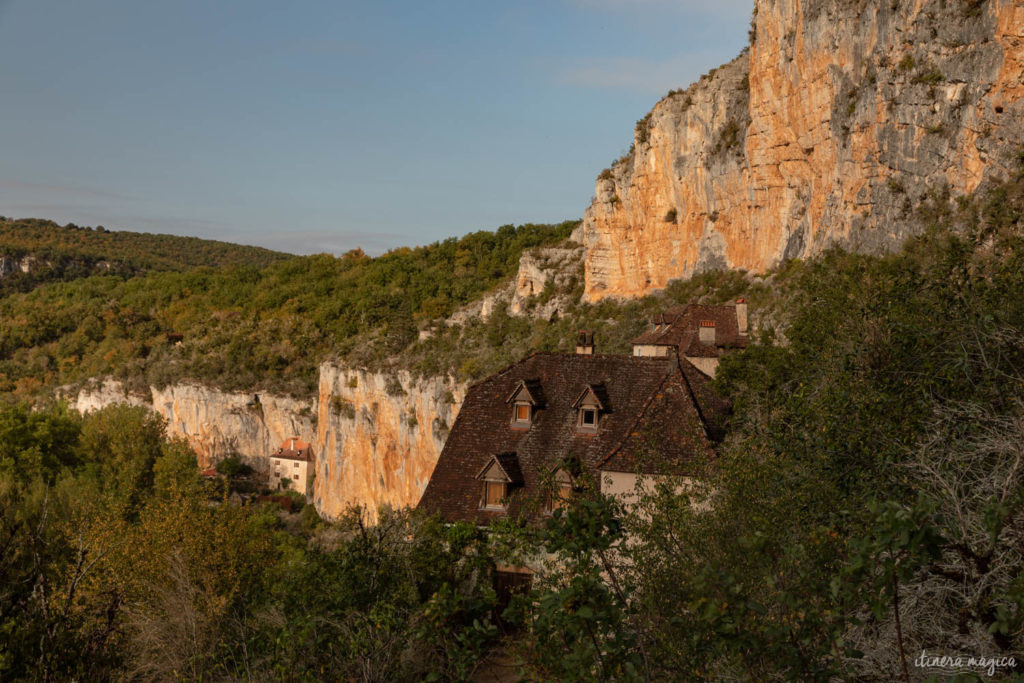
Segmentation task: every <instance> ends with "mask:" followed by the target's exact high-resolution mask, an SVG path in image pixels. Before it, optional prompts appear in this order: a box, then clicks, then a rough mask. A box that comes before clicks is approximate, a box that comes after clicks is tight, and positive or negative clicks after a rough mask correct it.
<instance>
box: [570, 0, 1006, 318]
mask: <svg viewBox="0 0 1024 683" xmlns="http://www.w3.org/2000/svg"><path fill="white" fill-rule="evenodd" d="M755 5H756V6H755V20H754V27H753V28H754V30H753V36H754V37H753V39H752V44H751V47H750V48H749V50H747V51H745V53H744V54H742V55H741V56H740V57H738V58H737V59H736V60H734V61H733V62H731V63H729V64H727V65H725V66H723V67H721V68H719V69H717V70H716V71H715V72H713V73H712V74H711V75H710V76H708V77H705V78H702V79H701V80H700V81H699V82H698V83H696V84H694V85H692V86H691V87H690V88H689V89H688V90H686V91H675V92H673V93H670V94H669V95H668V96H667V97H665V98H664V99H662V100H661V101H660V102H659V103H658V104H657V105H656V106H655V107H654V109H653V110H652V111H651V112H650V113H649V114H648V115H647V116H646V117H644V119H642V120H641V121H640V122H639V123H638V124H637V128H636V131H635V134H634V147H633V149H632V151H631V152H630V153H629V154H627V155H626V156H624V157H623V158H622V159H620V160H619V161H618V162H616V163H615V164H614V165H613V166H612V168H611V169H609V170H607V171H605V172H603V173H602V174H601V176H600V177H599V178H598V180H597V185H596V192H595V195H596V196H595V199H594V201H593V203H592V204H591V206H590V207H589V209H588V210H587V212H586V214H585V216H584V225H583V232H584V243H585V247H586V265H585V279H586V286H585V298H586V299H588V300H591V301H594V300H598V299H601V298H602V297H605V296H622V297H632V296H640V295H643V294H645V293H648V292H650V291H651V290H655V289H659V288H662V287H664V286H665V284H666V283H667V282H668V281H669V280H671V279H674V278H679V277H687V276H690V275H692V274H693V273H695V272H698V271H700V270H703V269H707V268H711V267H728V268H743V269H747V270H753V271H763V270H766V269H768V268H771V267H772V266H774V265H777V264H778V263H779V262H781V261H782V260H784V259H786V258H791V257H807V256H812V255H814V254H817V253H820V252H821V251H822V250H823V249H825V248H827V247H828V246H830V245H833V244H837V245H842V246H844V247H846V248H851V249H856V250H861V251H870V252H879V251H883V250H887V249H891V248H894V247H897V246H898V245H899V244H900V243H901V242H902V241H903V239H904V238H905V237H906V236H907V235H908V234H909V233H910V231H911V230H913V227H914V224H913V222H912V220H911V212H912V209H913V207H914V206H916V204H917V203H918V202H919V201H920V200H921V199H922V197H923V195H924V194H925V192H926V190H927V188H929V187H938V186H942V185H945V186H948V188H949V189H950V190H951V192H952V194H953V196H956V195H958V194H964V193H970V192H973V191H974V190H976V189H977V188H978V187H979V186H980V185H982V184H983V183H984V182H985V181H986V180H987V179H990V178H997V177H1000V176H1001V175H1004V174H1005V173H1006V172H1007V171H1008V169H1009V167H1010V166H1011V165H1012V163H1013V159H1012V156H1013V154H1012V152H1013V150H1015V149H1017V148H1018V146H1019V145H1020V141H1021V140H1022V139H1024V102H1022V100H1021V94H1022V92H1024V3H1022V2H1021V0H959V1H957V2H950V1H948V0H855V1H851V0H756V3H755Z"/></svg>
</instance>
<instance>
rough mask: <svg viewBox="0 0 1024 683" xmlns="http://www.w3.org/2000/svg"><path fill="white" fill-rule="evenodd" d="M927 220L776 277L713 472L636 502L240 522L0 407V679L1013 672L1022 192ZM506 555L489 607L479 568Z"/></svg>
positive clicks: (710, 466)
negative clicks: (508, 570)
mask: <svg viewBox="0 0 1024 683" xmlns="http://www.w3.org/2000/svg"><path fill="white" fill-rule="evenodd" d="M920 213H921V217H922V220H923V221H924V222H925V228H924V230H923V233H922V235H921V236H919V237H917V238H915V239H913V240H911V241H910V242H908V244H907V245H906V247H905V248H904V250H903V251H902V252H901V253H898V254H894V255H889V256H882V257H877V256H865V255H853V254H847V253H843V252H839V251H833V252H830V253H828V254H826V255H825V256H823V257H822V258H820V259H818V260H815V261H813V262H807V263H791V264H788V266H787V267H786V269H785V272H784V273H783V274H780V275H782V277H780V278H779V279H778V282H779V283H781V284H779V285H778V286H779V287H781V288H782V289H784V290H785V294H784V296H785V300H786V305H787V307H788V315H787V319H786V320H785V324H784V325H780V326H779V327H778V329H773V328H772V327H771V326H765V327H764V329H763V331H762V334H761V336H760V338H759V339H758V343H757V344H754V345H752V346H751V347H750V348H749V349H747V350H746V351H744V352H742V353H738V354H735V355H732V356H730V357H728V358H726V359H725V360H723V362H722V365H721V368H720V373H719V377H718V379H717V380H716V386H717V390H718V391H720V392H721V393H722V394H723V395H725V396H727V397H728V398H729V399H730V400H731V401H732V403H733V416H732V420H731V424H730V428H729V433H728V435H727V436H726V438H725V441H724V442H723V443H722V444H721V446H720V448H719V452H718V454H717V455H716V456H715V457H713V458H709V459H707V460H705V461H702V462H700V463H699V464H698V469H697V470H696V473H697V474H698V475H699V476H698V477H697V484H696V485H695V486H694V487H693V488H691V489H689V490H687V491H685V492H683V493H677V492H675V491H674V490H671V489H670V488H656V489H655V490H654V491H653V492H652V493H650V494H648V495H644V496H642V497H641V502H640V503H639V505H638V506H637V507H632V508H629V509H626V508H623V507H621V506H620V505H619V504H618V503H617V502H616V501H615V500H614V499H610V498H606V497H602V496H601V495H599V494H598V493H596V491H595V488H596V487H595V486H594V482H587V481H579V482H577V484H578V489H579V490H578V492H577V494H576V495H575V497H574V499H573V502H572V504H571V505H569V506H568V508H567V509H566V510H564V511H563V510H558V511H556V512H555V513H554V514H553V515H552V516H551V517H549V518H547V519H546V520H545V521H544V522H543V523H539V524H526V523H521V522H519V521H516V520H510V521H508V522H506V523H502V524H496V525H494V526H493V527H492V528H491V529H489V530H487V531H486V532H485V531H484V530H481V529H479V528H476V527H473V526H466V525H459V524H456V525H452V526H444V525H442V524H440V523H439V522H438V520H436V519H431V518H427V517H423V516H422V515H419V514H417V513H415V512H409V511H385V512H384V513H383V514H382V516H381V522H380V523H379V524H378V525H377V526H374V527H367V526H365V525H363V524H362V523H361V521H360V518H359V516H358V514H355V513H354V514H352V515H351V516H349V517H347V518H345V519H343V520H340V521H338V522H334V523H328V522H324V521H322V520H320V519H318V517H317V516H316V514H315V512H314V511H313V510H312V509H311V508H309V507H306V508H303V509H302V510H301V511H294V510H293V511H292V512H285V511H284V510H283V509H279V508H277V507H275V506H274V505H273V504H271V503H266V504H261V505H237V504H233V503H232V502H231V501H230V500H229V499H228V498H227V496H226V488H225V482H224V481H212V482H210V481H205V482H204V481H201V480H200V479H199V478H198V476H197V473H196V469H195V462H194V458H193V456H192V455H191V454H190V453H189V452H188V450H187V448H186V447H184V446H183V445H182V444H181V443H179V442H174V441H168V440H167V439H166V437H165V436H164V433H163V428H162V425H161V424H160V423H159V422H158V421H157V419H156V418H155V417H153V416H152V415H150V414H148V413H146V412H145V411H143V410H141V409H132V408H128V407H124V406H116V407H111V408H107V409H105V410H102V411H99V412H97V413H94V414H91V415H89V416H87V417H84V418H83V417H79V416H77V415H73V414H69V413H67V412H65V411H64V410H63V409H62V408H60V407H52V408H47V409H42V410H34V411H33V410H29V409H28V408H27V407H26V406H24V405H11V406H7V407H5V408H3V409H2V411H0V577H3V581H0V633H2V637H0V678H3V679H5V680H6V679H15V680H17V679H26V678H27V679H41V680H63V679H70V678H79V679H93V678H120V677H128V678H146V679H166V678H180V677H184V678H196V679H198V678H203V679H217V680H222V679H227V680H236V679H246V680H248V679H257V680H264V679H289V680H319V679H323V678H325V677H326V678H336V679H344V680H348V679H358V680H380V681H384V680H417V679H419V680H464V679H467V678H469V677H470V676H472V675H473V674H474V673H475V672H479V671H481V670H483V669H485V668H488V667H491V666H495V660H494V659H493V656H494V655H495V653H500V654H501V661H504V662H509V663H510V666H512V667H513V668H514V669H515V671H516V672H517V673H518V675H520V676H522V677H523V678H524V679H526V680H653V679H658V680H700V679H703V680H734V679H742V680H822V681H825V680H835V679H847V680H848V679H862V680H909V679H910V678H912V677H913V678H915V679H919V678H923V677H924V676H925V675H927V674H928V673H929V672H927V671H924V670H922V669H920V668H917V667H916V665H915V663H914V660H915V659H916V658H917V657H918V656H919V655H920V653H921V652H922V651H928V652H929V653H934V654H963V655H970V656H976V657H984V658H988V659H986V661H990V662H991V669H990V670H991V671H994V672H996V673H998V674H1007V673H1008V672H1009V669H1008V667H1007V666H1006V665H1007V664H1008V661H1009V658H1010V657H1012V656H1019V653H1020V652H1021V651H1022V648H1024V578H1022V577H1024V466H1022V463H1024V404H1022V400H1021V396H1022V395H1024V298H1022V297H1021V292H1022V291H1024V232H1022V227H1024V226H1022V218H1024V176H1021V177H1018V178H1015V179H1011V180H1010V181H1008V182H1007V183H1005V184H1003V185H1000V186H999V187H996V188H994V189H992V190H991V191H990V192H988V193H987V194H985V195H984V196H982V197H979V198H977V199H976V200H974V199H964V200H961V201H958V202H951V201H950V199H949V197H948V194H947V193H946V192H945V191H944V190H942V189H941V188H939V189H937V190H936V191H935V192H933V193H932V196H931V197H930V198H929V200H928V201H927V202H925V204H924V205H923V206H922V207H921V212H920ZM491 239H493V238H491ZM436 248H441V247H436ZM453 248H455V247H454V246H453ZM413 253H415V252H413ZM399 256H401V255H399ZM407 257H409V258H411V256H407ZM420 258H424V256H422V255H421V256H420ZM349 259H350V261H353V260H357V257H352V256H350V257H349ZM358 260H361V258H360V259H358ZM385 262H386V261H385ZM294 263H295V262H289V263H288V264H287V265H288V267H291V266H292V265H293V264H294ZM278 267H279V268H280V267H283V266H278ZM337 267H338V268H339V271H340V272H341V273H344V272H346V271H345V270H344V269H345V268H346V267H347V268H351V267H352V265H351V263H349V264H344V263H343V264H341V265H339V266H337ZM273 268H274V267H272V268H271V270H270V272H275V271H274V269H273ZM250 272H253V273H255V274H256V275H257V276H260V277H266V274H260V272H259V271H250ZM278 272H279V271H278ZM202 276H203V277H213V274H211V273H204V274H202ZM496 276H497V275H496V273H495V277H496ZM160 277H170V276H168V275H161V276H160ZM175 277H179V276H175ZM184 277H189V276H184ZM191 277H199V276H198V275H192V276H191ZM315 281H319V280H315ZM100 282H101V283H106V282H107V281H106V280H101V281H100ZM412 282H415V280H413V281H412ZM709 282H710V281H708V280H704V281H702V282H701V283H698V284H691V285H688V287H690V288H691V289H690V290H689V291H695V290H693V288H694V287H696V288H697V289H700V288H704V287H707V286H708V285H709ZM716 282H718V283H719V284H721V285H723V286H725V287H727V288H728V287H736V286H740V285H739V284H736V283H735V282H733V281H732V280H731V279H730V278H729V277H726V276H719V279H718V280H716ZM129 284H130V283H125V282H121V283H117V282H114V283H113V284H111V285H109V286H128V285H129ZM480 286H483V285H482V283H481V285H480ZM680 287H682V285H680ZM410 288H411V287H410ZM51 291H52V290H51ZM682 291H683V290H680V292H682ZM64 295H65V296H68V297H71V293H70V292H68V291H65V292H64ZM36 296H38V294H37V295H36ZM50 296H52V294H50ZM281 296H286V297H287V295H286V294H282V295H281ZM295 296H297V293H296V294H295ZM430 297H431V295H429V294H426V293H424V294H423V296H421V297H420V298H419V299H418V300H417V299H414V301H418V302H419V303H418V306H419V307H422V306H423V302H425V301H427V300H429V299H430ZM30 300H33V299H31V298H26V299H25V301H30ZM284 301H285V302H287V298H286V299H284ZM447 301H448V305H453V300H452V299H450V298H449V299H448V300H447ZM123 305H128V304H123ZM134 305H137V304H134ZM293 305H294V304H293ZM638 305H639V304H638ZM139 310H145V309H141V307H140V309H139ZM416 310H418V309H417V308H414V309H412V311H410V314H411V315H414V314H415V311H416ZM293 315H298V312H296V311H293ZM368 315H369V314H368ZM356 320H358V317H357V318H356ZM549 322H550V321H549ZM503 324H507V323H503ZM783 332H784V337H785V338H784V340H783V337H782V333H783ZM495 334H497V333H495ZM516 334H520V335H522V336H524V338H525V337H527V336H528V333H527V332H526V331H523V330H520V331H519V332H517V333H516ZM484 336H486V332H484ZM524 558H533V561H534V562H536V561H538V560H537V558H547V559H546V560H545V561H543V563H542V565H543V566H541V567H540V568H539V571H538V573H537V574H536V575H535V577H534V581H533V583H532V584H531V586H530V587H529V589H528V590H527V591H526V592H524V593H522V594H520V595H518V596H516V597H514V598H513V599H512V601H511V603H510V604H509V605H508V606H507V607H506V606H505V605H499V604H498V600H497V595H496V594H495V592H494V590H493V589H492V587H491V582H490V578H489V575H490V572H491V571H492V570H493V569H494V568H495V567H496V566H498V565H502V564H513V565H515V564H518V563H522V562H523V559H524ZM986 666H988V665H985V666H982V667H981V668H979V669H976V673H982V674H984V673H986V671H985V670H986ZM1019 671H1020V670H1019V669H1017V670H1016V672H1015V673H1017V674H1019Z"/></svg>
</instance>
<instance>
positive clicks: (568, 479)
mask: <svg viewBox="0 0 1024 683" xmlns="http://www.w3.org/2000/svg"><path fill="white" fill-rule="evenodd" d="M572 491H573V484H572V475H570V474H569V473H568V472H566V471H565V470H564V469H561V468H559V469H557V470H555V476H554V477H552V482H551V490H550V491H549V492H548V495H547V498H546V500H545V505H544V510H545V512H547V513H548V514H551V513H552V512H554V511H555V510H564V509H565V508H567V507H569V501H570V500H571V499H572Z"/></svg>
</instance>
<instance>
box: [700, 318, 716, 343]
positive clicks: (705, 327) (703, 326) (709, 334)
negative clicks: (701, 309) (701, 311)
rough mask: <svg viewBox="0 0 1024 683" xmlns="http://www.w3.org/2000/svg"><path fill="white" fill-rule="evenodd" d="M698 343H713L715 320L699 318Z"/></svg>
mask: <svg viewBox="0 0 1024 683" xmlns="http://www.w3.org/2000/svg"><path fill="white" fill-rule="evenodd" d="M700 343H701V344H708V345H709V346H714V345H715V321H714V320H701V321H700Z"/></svg>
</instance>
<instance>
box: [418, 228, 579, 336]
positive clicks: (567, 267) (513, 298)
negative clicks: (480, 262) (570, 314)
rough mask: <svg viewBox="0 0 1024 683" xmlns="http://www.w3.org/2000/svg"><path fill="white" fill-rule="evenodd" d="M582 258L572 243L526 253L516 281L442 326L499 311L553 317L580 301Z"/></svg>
mask: <svg viewBox="0 0 1024 683" xmlns="http://www.w3.org/2000/svg"><path fill="white" fill-rule="evenodd" d="M573 235H574V236H578V237H580V238H581V239H582V236H583V233H582V231H579V229H577V231H574V232H573ZM583 255H584V252H583V246H582V244H581V243H579V242H574V241H573V240H572V239H570V240H569V241H568V242H567V243H564V244H563V245H562V246H558V247H543V248H541V247H538V248H536V249H531V250H529V251H526V252H524V253H523V255H522V256H520V257H519V268H518V270H517V271H516V276H515V278H513V279H512V280H510V281H507V282H505V283H503V284H501V285H499V286H498V287H496V288H495V289H493V290H491V291H490V292H488V293H487V294H485V295H484V296H482V297H480V298H479V299H477V300H475V301H471V302H470V303H468V304H466V305H465V306H463V307H462V308H460V309H459V310H457V311H456V312H455V313H453V314H452V315H451V316H449V317H448V318H447V319H446V320H445V321H444V324H445V325H449V326H451V325H464V324H466V323H467V322H469V321H470V320H472V319H473V318H481V319H483V320H487V319H488V318H490V317H491V314H493V313H494V312H495V311H497V310H499V309H504V310H505V312H506V313H508V314H509V315H515V316H529V317H534V318H551V317H553V316H556V315H558V314H560V313H561V311H562V310H563V309H564V308H565V307H567V306H570V305H572V304H573V303H574V302H575V301H578V300H579V292H578V291H577V288H578V287H579V286H580V285H581V284H582V281H583ZM574 300H575V301H574ZM425 332H426V333H425ZM427 336H429V331H421V333H420V338H421V339H423V338H425V337H427Z"/></svg>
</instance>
